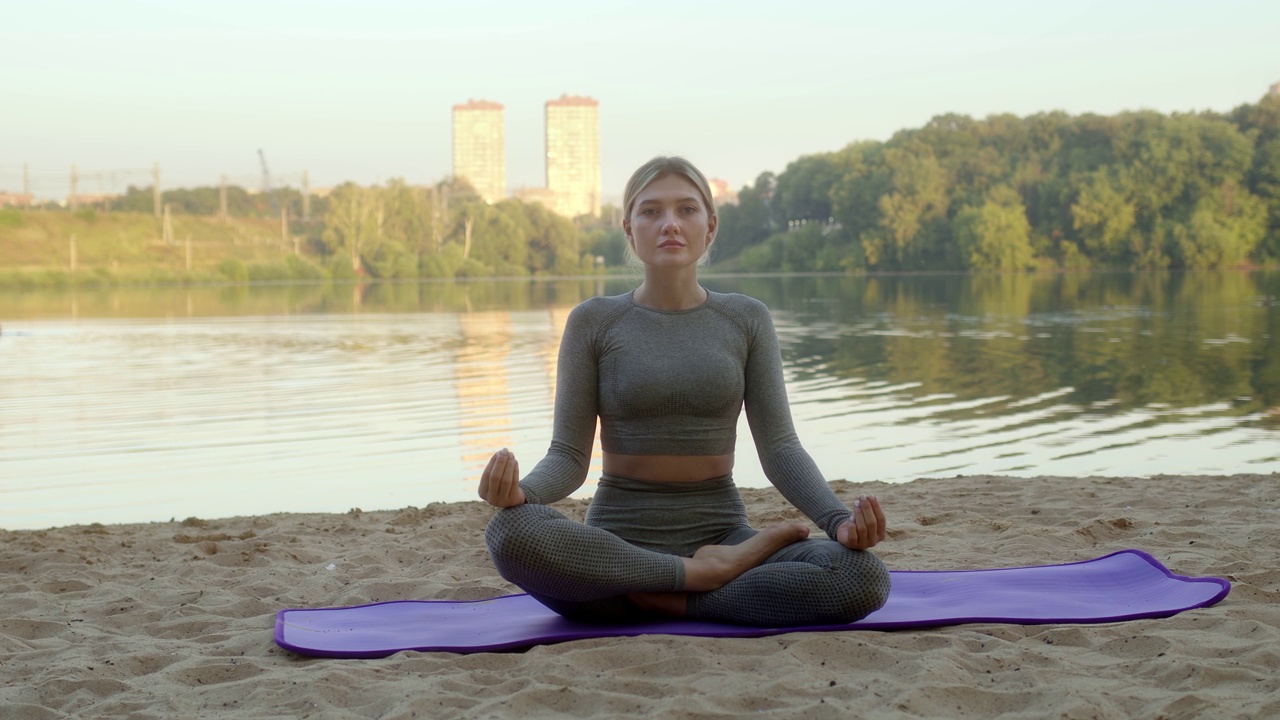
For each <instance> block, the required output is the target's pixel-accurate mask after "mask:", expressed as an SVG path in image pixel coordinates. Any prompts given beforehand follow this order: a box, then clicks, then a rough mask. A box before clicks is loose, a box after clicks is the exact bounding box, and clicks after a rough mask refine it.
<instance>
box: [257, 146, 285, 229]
mask: <svg viewBox="0 0 1280 720" xmlns="http://www.w3.org/2000/svg"><path fill="white" fill-rule="evenodd" d="M258 162H259V163H261V164H262V192H264V193H266V194H267V200H270V201H271V210H272V212H273V213H274V214H276V215H279V214H280V207H279V206H278V205H277V204H276V197H275V195H274V194H272V192H271V171H270V170H268V169H267V155H266V153H264V152H262V148H258Z"/></svg>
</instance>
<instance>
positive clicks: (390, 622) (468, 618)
mask: <svg viewBox="0 0 1280 720" xmlns="http://www.w3.org/2000/svg"><path fill="white" fill-rule="evenodd" d="M892 575H893V590H892V591H891V592H890V593H889V602H888V603H886V604H885V606H884V607H882V608H880V609H879V610H877V611H875V612H874V613H872V614H870V615H868V616H867V617H865V618H863V619H862V620H859V621H858V622H855V623H851V624H843V625H818V626H806V627H786V628H761V627H748V626H740V625H724V624H720V623H712V622H702V621H697V620H656V621H653V622H645V623H637V624H634V625H588V624H584V623H577V622H573V621H571V620H566V619H564V618H562V617H560V616H559V615H556V614H555V613H553V612H551V611H550V610H548V609H547V608H545V607H543V606H542V605H540V604H539V603H538V602H537V601H536V600H534V599H533V598H531V597H529V596H528V595H504V596H502V597H496V598H492V599H489V600H468V601H456V602H455V601H447V600H431V601H423V600H417V601H414V600H405V601H397V602H384V603H376V604H373V605H358V606H354V607H344V608H318V609H290V610H281V611H280V612H279V613H278V614H277V615H276V643H277V644H278V645H280V647H283V648H285V649H287V650H292V651H294V652H296V653H301V654H303V655H315V656H319V657H339V658H375V657H386V656H387V655H393V654H395V653H397V652H400V651H402V650H421V651H436V652H456V653H473V652H490V651H496V650H515V649H520V648H526V647H530V646H532V645H541V644H547V643H556V642H564V641H566V640H580V639H583V638H597V637H623V636H633V635H648V634H653V633H661V634H666V635H693V636H700V637H761V636H764V635H776V634H779V633H788V632H817V631H830V630H900V629H905V628H921V627H936V626H939V625H959V624H962V623H975V622H998V623H1015V624H1021V625H1038V624H1045V623H1100V622H1115V621H1119V620H1136V619H1139V618H1158V617H1168V616H1170V615H1174V614H1176V613H1179V612H1182V611H1183V610H1189V609H1191V608H1198V607H1206V606H1209V605H1213V604H1214V603H1216V602H1218V601H1219V600H1221V599H1222V598H1224V597H1226V596H1227V593H1228V592H1230V590H1231V584H1230V583H1228V582H1227V581H1226V580H1223V579H1220V578H1188V577H1183V576H1181V575H1174V574H1173V573H1171V572H1169V570H1168V569H1167V568H1165V566H1163V565H1161V564H1160V561H1158V560H1156V559H1155V558H1153V557H1151V556H1150V555H1148V554H1147V553H1145V552H1142V551H1141V550H1122V551H1120V552H1117V553H1113V554H1111V555H1106V556H1104V557H1100V558H1096V559H1094V560H1087V561H1084V562H1078V563H1069V564H1066V565H1043V566H1037V567H1023V568H1001V569H996V570H947V571H893V572H892Z"/></svg>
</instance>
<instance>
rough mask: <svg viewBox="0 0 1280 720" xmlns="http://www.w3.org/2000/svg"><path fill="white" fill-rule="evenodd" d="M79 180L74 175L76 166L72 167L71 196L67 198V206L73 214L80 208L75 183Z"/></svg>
mask: <svg viewBox="0 0 1280 720" xmlns="http://www.w3.org/2000/svg"><path fill="white" fill-rule="evenodd" d="M79 180H80V178H79V177H78V176H77V175H76V166H75V165H72V166H71V195H70V196H69V197H68V198H67V205H69V206H70V207H71V211H72V212H75V210H76V208H77V207H79V206H80V200H79V198H78V197H77V193H76V183H77V182H78V181H79Z"/></svg>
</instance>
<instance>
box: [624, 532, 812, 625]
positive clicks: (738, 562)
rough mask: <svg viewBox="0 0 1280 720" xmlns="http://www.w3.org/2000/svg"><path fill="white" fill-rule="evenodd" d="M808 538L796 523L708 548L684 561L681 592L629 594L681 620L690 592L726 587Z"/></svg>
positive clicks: (639, 602) (646, 607) (641, 603)
mask: <svg viewBox="0 0 1280 720" xmlns="http://www.w3.org/2000/svg"><path fill="white" fill-rule="evenodd" d="M807 537H809V528H807V527H805V526H804V525H798V524H795V523H786V524H780V525H771V526H769V527H767V528H765V529H764V530H761V531H760V532H758V533H756V535H755V537H752V538H751V539H750V540H748V541H746V542H744V543H739V544H737V545H707V546H705V547H701V548H698V551H697V552H695V553H694V554H693V557H691V558H684V591H682V592H663V593H654V592H646V593H629V594H628V595H627V597H629V598H631V601H632V602H634V603H635V604H636V606H637V607H639V608H641V609H644V610H648V611H649V612H653V613H657V614H659V615H670V616H672V617H684V615H685V612H686V608H687V607H688V604H689V597H688V594H689V593H690V592H706V591H708V590H715V589H717V588H720V587H723V586H724V585H726V584H728V583H729V581H731V580H733V579H734V578H736V577H738V576H739V575H741V574H742V573H744V572H746V571H748V570H750V569H751V568H753V567H755V566H757V565H759V564H760V563H762V562H764V561H765V560H767V559H769V556H770V555H772V554H774V553H775V552H777V551H778V550H781V549H782V548H784V547H786V546H788V545H790V544H791V543H793V542H799V541H801V540H804V539H805V538H807Z"/></svg>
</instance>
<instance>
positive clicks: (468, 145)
mask: <svg viewBox="0 0 1280 720" xmlns="http://www.w3.org/2000/svg"><path fill="white" fill-rule="evenodd" d="M453 175H454V177H460V178H465V179H466V181H467V182H469V183H471V186H472V187H473V188H475V189H476V192H477V193H479V194H480V197H482V198H484V200H485V202H491V203H492V202H498V201H499V200H501V199H503V198H505V197H506V196H507V153H506V146H505V141H504V138H503V134H502V103H496V102H489V101H488V100H468V101H467V102H465V103H462V104H459V105H454V106H453Z"/></svg>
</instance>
